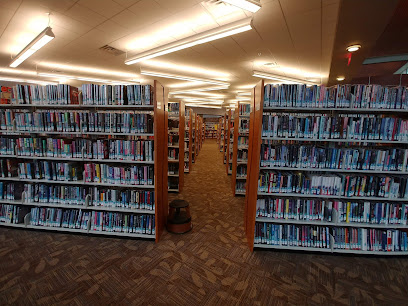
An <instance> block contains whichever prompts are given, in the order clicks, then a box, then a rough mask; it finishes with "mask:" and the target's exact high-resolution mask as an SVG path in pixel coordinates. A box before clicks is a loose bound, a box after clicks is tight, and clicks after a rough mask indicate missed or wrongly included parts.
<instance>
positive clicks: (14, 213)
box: [0, 204, 28, 224]
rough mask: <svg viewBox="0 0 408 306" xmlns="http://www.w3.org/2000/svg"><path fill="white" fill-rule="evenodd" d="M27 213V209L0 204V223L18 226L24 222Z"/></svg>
mask: <svg viewBox="0 0 408 306" xmlns="http://www.w3.org/2000/svg"><path fill="white" fill-rule="evenodd" d="M27 213H28V208H27V207H21V206H17V205H9V204H0V223H7V224H18V223H23V222H24V217H25V215H26V214H27Z"/></svg>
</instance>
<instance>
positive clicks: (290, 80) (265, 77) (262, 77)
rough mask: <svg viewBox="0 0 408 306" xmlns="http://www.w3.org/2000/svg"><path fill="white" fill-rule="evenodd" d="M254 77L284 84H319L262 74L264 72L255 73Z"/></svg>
mask: <svg viewBox="0 0 408 306" xmlns="http://www.w3.org/2000/svg"><path fill="white" fill-rule="evenodd" d="M252 76H254V77H258V78H261V79H269V80H274V81H278V82H284V83H292V84H313V85H317V83H315V82H311V81H308V80H302V79H297V78H291V77H286V76H282V75H276V74H269V73H265V72H262V71H254V72H253V74H252Z"/></svg>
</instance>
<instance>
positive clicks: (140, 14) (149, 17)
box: [129, 0, 170, 26]
mask: <svg viewBox="0 0 408 306" xmlns="http://www.w3.org/2000/svg"><path fill="white" fill-rule="evenodd" d="M129 10H130V11H131V12H132V13H133V14H135V15H136V20H137V23H138V24H142V25H144V26H146V25H149V24H152V23H154V22H156V21H159V20H161V19H163V18H165V17H168V16H169V15H170V12H169V10H167V9H165V8H163V7H162V6H160V5H159V4H158V3H157V2H156V1H152V0H141V1H139V2H137V3H136V4H135V5H132V6H131V7H129Z"/></svg>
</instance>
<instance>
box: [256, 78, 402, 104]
mask: <svg viewBox="0 0 408 306" xmlns="http://www.w3.org/2000/svg"><path fill="white" fill-rule="evenodd" d="M263 104H264V106H265V107H308V108H351V109H353V108H367V109H408V89H407V87H404V86H397V87H389V86H381V85H364V84H355V85H350V84H345V85H335V86H332V87H326V86H324V85H321V86H319V85H313V86H307V85H306V84H294V85H291V84H268V85H266V86H265V88H264V101H263Z"/></svg>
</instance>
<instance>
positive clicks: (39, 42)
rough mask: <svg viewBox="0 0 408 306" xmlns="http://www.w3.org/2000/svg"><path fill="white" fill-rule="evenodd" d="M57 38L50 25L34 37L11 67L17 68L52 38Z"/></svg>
mask: <svg viewBox="0 0 408 306" xmlns="http://www.w3.org/2000/svg"><path fill="white" fill-rule="evenodd" d="M54 38H55V35H54V33H52V30H51V28H50V27H47V28H45V29H44V30H43V31H42V32H41V33H40V34H38V36H37V37H36V38H34V39H33V40H32V41H31V42H30V43H29V44H28V45H27V46H26V47H25V48H24V49H23V50H21V51H20V53H19V54H17V56H16V57H15V58H14V59H13V61H12V62H11V63H10V67H12V68H15V67H17V66H18V65H20V64H21V63H22V62H24V61H25V60H26V59H27V58H29V57H30V56H31V55H33V54H34V53H35V52H37V51H38V50H40V49H41V48H42V47H44V46H45V45H46V44H48V43H49V42H50V41H51V40H53V39H54Z"/></svg>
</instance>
